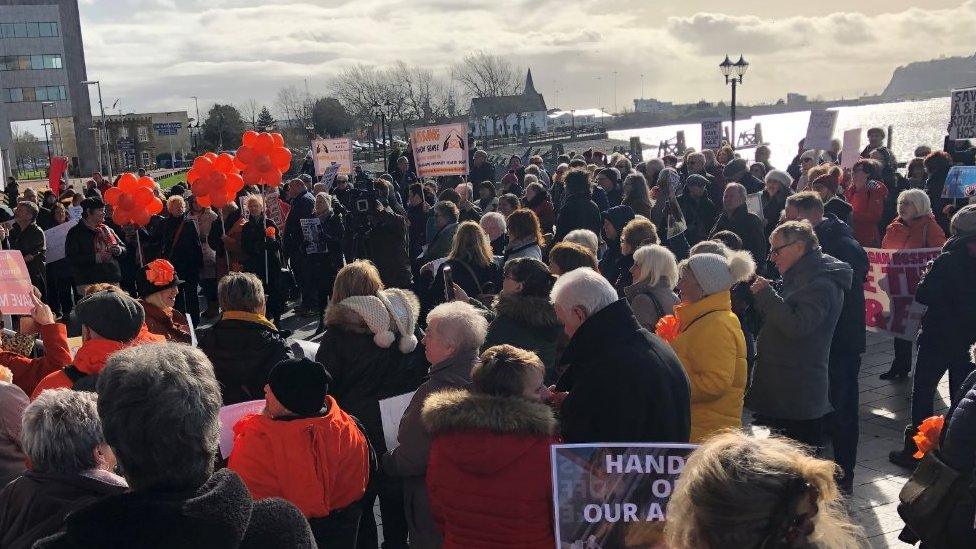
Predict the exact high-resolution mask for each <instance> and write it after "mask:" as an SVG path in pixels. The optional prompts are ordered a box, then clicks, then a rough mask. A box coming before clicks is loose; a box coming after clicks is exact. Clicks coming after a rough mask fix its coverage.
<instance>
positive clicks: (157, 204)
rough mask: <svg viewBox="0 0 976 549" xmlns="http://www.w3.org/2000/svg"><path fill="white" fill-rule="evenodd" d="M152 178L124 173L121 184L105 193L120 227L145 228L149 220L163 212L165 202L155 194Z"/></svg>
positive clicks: (120, 179)
mask: <svg viewBox="0 0 976 549" xmlns="http://www.w3.org/2000/svg"><path fill="white" fill-rule="evenodd" d="M155 189H156V182H155V181H153V179H152V178H151V177H148V176H143V177H137V176H136V175H135V174H133V173H128V172H127V173H124V174H122V177H120V178H119V184H118V186H116V187H112V188H111V189H108V190H107V191H105V196H104V198H105V203H106V204H108V205H109V206H111V207H112V220H113V221H115V222H116V223H117V224H119V225H129V224H132V225H135V226H136V227H143V226H145V225H147V224H148V223H149V218H151V217H152V216H153V215H156V214H158V213H160V212H161V211H163V202H162V201H161V200H160V199H158V198H156V195H155V193H154V191H155Z"/></svg>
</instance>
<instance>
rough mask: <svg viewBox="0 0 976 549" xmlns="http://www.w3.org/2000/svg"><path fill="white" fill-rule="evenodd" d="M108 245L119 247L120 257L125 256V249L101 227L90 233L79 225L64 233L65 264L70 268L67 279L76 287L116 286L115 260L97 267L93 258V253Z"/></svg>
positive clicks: (118, 274) (86, 228)
mask: <svg viewBox="0 0 976 549" xmlns="http://www.w3.org/2000/svg"><path fill="white" fill-rule="evenodd" d="M112 244H117V245H119V246H121V247H122V250H123V253H125V245H124V244H123V243H122V239H120V238H119V236H118V235H117V234H115V231H113V230H112V229H111V228H110V227H108V226H107V225H105V224H102V225H100V226H99V227H98V228H97V229H91V228H89V227H88V225H86V224H85V222H84V221H79V222H78V223H77V224H76V225H75V226H74V227H71V228H70V229H68V235H67V237H66V238H65V243H64V251H65V256H66V257H67V258H68V262H69V263H70V264H71V276H72V278H74V283H75V284H76V285H79V286H81V285H88V284H96V283H99V282H112V283H115V284H117V283H118V282H119V280H121V279H122V271H121V270H120V269H119V261H118V258H117V256H116V257H111V258H110V259H109V260H108V261H104V262H101V263H100V262H99V261H98V257H97V256H96V252H97V251H100V250H103V249H104V250H106V251H107V249H108V247H109V246H111V245H112ZM119 255H121V254H119Z"/></svg>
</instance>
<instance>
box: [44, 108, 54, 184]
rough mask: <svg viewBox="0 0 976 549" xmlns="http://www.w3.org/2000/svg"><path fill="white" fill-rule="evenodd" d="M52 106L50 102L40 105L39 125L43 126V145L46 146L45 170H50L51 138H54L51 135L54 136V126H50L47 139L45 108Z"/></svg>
mask: <svg viewBox="0 0 976 549" xmlns="http://www.w3.org/2000/svg"><path fill="white" fill-rule="evenodd" d="M53 106H54V103H52V102H50V101H44V102H43V103H41V118H43V120H42V121H41V125H42V126H44V144H45V145H46V146H47V169H48V170H50V169H51V138H53V137H54V135H53V134H54V126H53V125H52V126H51V137H48V132H47V125H48V122H47V108H48V107H53Z"/></svg>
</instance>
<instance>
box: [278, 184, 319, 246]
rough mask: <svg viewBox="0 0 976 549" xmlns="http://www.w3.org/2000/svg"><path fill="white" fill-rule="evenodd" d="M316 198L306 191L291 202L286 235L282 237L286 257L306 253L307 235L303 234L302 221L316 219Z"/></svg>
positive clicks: (286, 221)
mask: <svg viewBox="0 0 976 549" xmlns="http://www.w3.org/2000/svg"><path fill="white" fill-rule="evenodd" d="M314 210H315V198H314V197H312V193H310V192H308V191H306V192H303V193H302V194H300V195H298V196H296V197H295V198H293V199H292V200H291V209H290V210H288V218H287V219H285V234H284V236H283V237H282V249H283V250H284V252H285V256H286V257H289V258H290V257H293V256H294V255H295V254H298V253H302V252H304V244H305V235H304V234H302V219H307V218H310V217H315V215H314V214H313V213H312V212H313V211H314Z"/></svg>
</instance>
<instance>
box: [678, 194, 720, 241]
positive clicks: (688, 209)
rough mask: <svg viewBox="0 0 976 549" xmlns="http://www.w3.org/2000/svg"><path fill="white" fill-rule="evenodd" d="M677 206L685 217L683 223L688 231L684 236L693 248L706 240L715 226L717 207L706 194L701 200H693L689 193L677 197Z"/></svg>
mask: <svg viewBox="0 0 976 549" xmlns="http://www.w3.org/2000/svg"><path fill="white" fill-rule="evenodd" d="M678 205H679V206H681V213H683V214H684V216H685V223H687V224H688V230H687V231H686V232H685V235H686V236H687V238H688V244H691V245H692V246H694V245H695V244H698V243H699V242H701V241H702V240H706V239H708V233H709V231H711V230H712V226H713V225H715V218H717V217H718V207H717V206H715V203H714V202H712V200H711V199H710V198H708V194H703V195H702V196H701V198H694V197H693V196H691V193H689V192H687V191H685V193H684V194H683V195H681V196H679V197H678Z"/></svg>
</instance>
